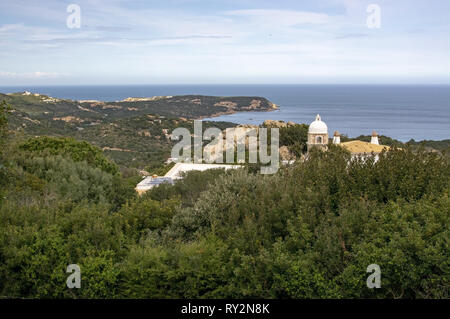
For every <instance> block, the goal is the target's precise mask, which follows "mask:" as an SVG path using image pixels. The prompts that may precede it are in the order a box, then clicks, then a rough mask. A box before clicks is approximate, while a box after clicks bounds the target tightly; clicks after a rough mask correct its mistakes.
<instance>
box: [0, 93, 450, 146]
mask: <svg viewBox="0 0 450 319" xmlns="http://www.w3.org/2000/svg"><path fill="white" fill-rule="evenodd" d="M25 90H26V91H31V92H33V93H42V94H47V95H50V96H53V97H58V98H66V99H74V100H86V99H95V100H103V101H118V100H122V99H124V98H127V97H150V96H155V95H181V94H202V95H217V96H262V97H265V98H267V99H269V100H270V101H272V102H273V103H275V104H277V105H278V106H279V107H280V108H279V110H278V111H274V112H246V113H237V114H232V115H226V116H220V117H216V118H212V119H210V120H215V121H230V122H235V123H240V124H242V123H250V124H260V123H262V122H263V121H264V120H266V119H272V120H284V121H294V122H297V123H310V122H311V121H313V120H314V118H315V115H316V114H320V115H321V116H322V120H323V121H325V122H326V123H327V125H328V128H329V133H330V135H331V134H332V133H333V131H335V130H338V131H339V132H341V133H342V134H347V135H348V136H350V137H356V136H358V135H361V134H364V135H368V134H371V132H372V131H373V130H375V131H377V132H378V133H379V134H382V135H387V136H390V137H392V138H395V139H398V140H401V141H408V140H410V139H415V140H416V141H419V140H425V139H427V140H443V139H449V138H450V86H445V85H441V86H439V85H436V86H431V85H416V86H413V85H132V86H131V85H130V86H127V85H121V86H42V87H38V86H34V87H33V86H22V87H0V92H2V93H10V92H18V91H25Z"/></svg>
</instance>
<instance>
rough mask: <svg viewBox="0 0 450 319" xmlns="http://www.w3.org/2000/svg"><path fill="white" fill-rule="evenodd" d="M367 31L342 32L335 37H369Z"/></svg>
mask: <svg viewBox="0 0 450 319" xmlns="http://www.w3.org/2000/svg"><path fill="white" fill-rule="evenodd" d="M368 36H369V35H368V34H367V33H347V34H341V35H338V36H336V37H335V39H355V38H367V37H368Z"/></svg>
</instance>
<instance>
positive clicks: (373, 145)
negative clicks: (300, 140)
mask: <svg viewBox="0 0 450 319" xmlns="http://www.w3.org/2000/svg"><path fill="white" fill-rule="evenodd" d="M327 144H328V127H327V125H326V123H325V122H323V121H322V119H321V117H320V115H319V114H317V116H316V120H315V121H314V122H312V123H311V125H310V126H309V131H308V142H307V145H308V151H310V150H311V149H312V148H313V147H319V148H320V149H322V150H326V149H327ZM333 144H335V145H339V146H341V147H343V148H345V149H346V150H348V151H349V152H350V153H351V154H352V156H363V157H366V156H369V155H371V154H374V155H375V160H378V154H380V153H381V152H382V151H383V150H385V149H386V150H388V149H390V147H389V146H386V145H380V143H379V141H378V134H377V132H375V131H373V132H372V138H371V141H370V143H369V142H364V141H359V140H356V141H349V142H344V143H341V135H340V134H339V132H338V131H335V132H334V134H333Z"/></svg>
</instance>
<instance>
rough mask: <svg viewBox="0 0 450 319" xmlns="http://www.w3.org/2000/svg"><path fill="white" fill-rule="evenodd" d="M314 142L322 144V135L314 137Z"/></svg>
mask: <svg viewBox="0 0 450 319" xmlns="http://www.w3.org/2000/svg"><path fill="white" fill-rule="evenodd" d="M316 143H317V144H322V136H317V137H316Z"/></svg>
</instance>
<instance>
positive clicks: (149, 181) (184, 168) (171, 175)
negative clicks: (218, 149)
mask: <svg viewBox="0 0 450 319" xmlns="http://www.w3.org/2000/svg"><path fill="white" fill-rule="evenodd" d="M241 167H242V166H241V165H226V164H223V165H222V164H191V163H177V164H175V166H174V167H172V168H171V169H170V170H169V171H168V172H167V174H166V175H164V176H157V175H153V176H147V177H145V178H144V179H143V180H142V181H141V182H140V183H139V184H137V186H136V188H135V190H136V192H137V193H138V194H139V195H142V194H144V193H145V192H146V191H148V190H150V189H152V188H153V187H155V186H158V185H160V184H163V183H169V184H172V185H173V184H174V183H175V180H177V179H181V178H182V177H183V173H186V172H189V171H206V170H208V169H218V168H222V169H225V170H228V169H237V168H241Z"/></svg>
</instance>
